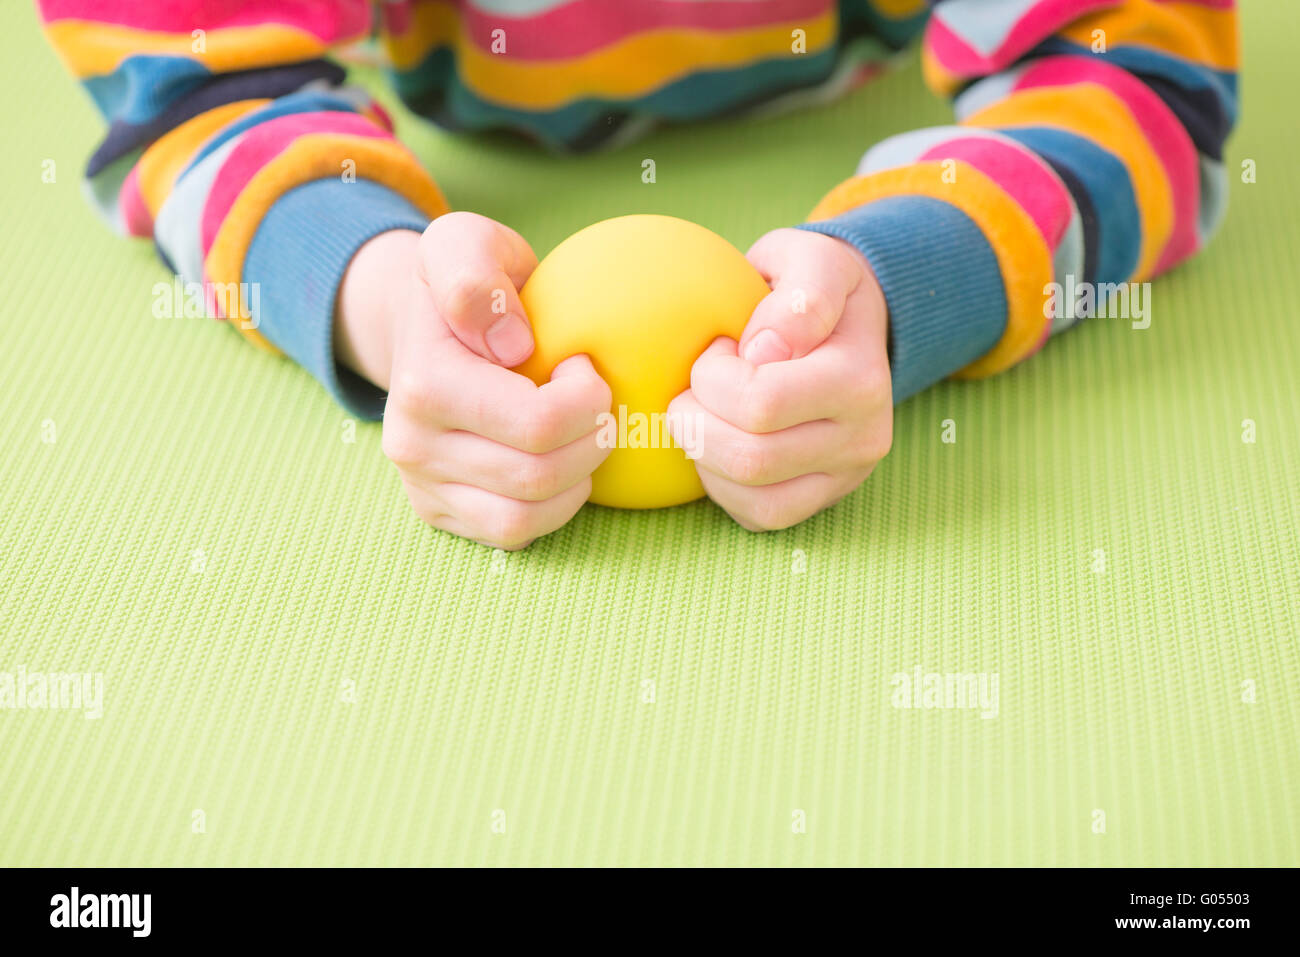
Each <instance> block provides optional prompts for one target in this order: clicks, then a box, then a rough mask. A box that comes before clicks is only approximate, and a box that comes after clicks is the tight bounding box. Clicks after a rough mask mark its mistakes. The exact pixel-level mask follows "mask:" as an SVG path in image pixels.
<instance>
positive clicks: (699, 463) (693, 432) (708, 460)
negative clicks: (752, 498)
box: [668, 391, 849, 485]
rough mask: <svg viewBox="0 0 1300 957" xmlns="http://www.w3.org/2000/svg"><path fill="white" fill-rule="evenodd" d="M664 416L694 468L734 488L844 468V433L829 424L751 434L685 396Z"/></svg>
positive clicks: (845, 451) (845, 461)
mask: <svg viewBox="0 0 1300 957" xmlns="http://www.w3.org/2000/svg"><path fill="white" fill-rule="evenodd" d="M668 412H669V415H668V429H669V432H670V433H671V434H672V436H673V439H674V440H675V441H676V442H677V444H678V445H680V446H681V447H682V448H683V449H685V450H686V452H687V455H689V456H690V457H691V458H692V459H693V460H694V461H695V466H696V468H697V469H707V470H708V471H710V472H713V473H714V474H715V475H719V476H721V477H723V478H725V479H729V480H730V481H732V482H736V483H737V484H740V485H771V484H773V483H775V482H783V481H785V480H786V479H792V478H797V477H798V476H800V475H806V474H808V473H810V472H832V471H837V470H839V469H840V468H841V467H844V466H847V465H848V464H849V459H848V448H847V447H848V445H849V441H848V436H847V432H846V429H845V428H844V426H842V425H840V424H839V423H838V422H833V421H831V420H830V419H820V420H818V421H815V422H804V423H801V424H799V425H795V426H791V427H790V428H788V429H782V430H781V431H780V432H769V433H767V434H765V435H755V434H753V433H750V432H745V431H744V430H742V429H738V428H736V427H735V426H734V425H732V424H731V423H729V422H726V421H724V420H722V419H720V418H718V417H717V416H716V415H712V414H711V413H709V411H708V410H707V409H705V408H704V407H703V406H702V405H700V404H699V401H698V400H697V399H696V398H695V396H694V395H693V394H692V393H690V392H689V391H688V392H683V393H682V394H681V395H679V396H678V397H677V398H675V399H674V400H673V401H672V403H671V404H670V405H669V406H668Z"/></svg>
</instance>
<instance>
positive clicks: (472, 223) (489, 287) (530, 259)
mask: <svg viewBox="0 0 1300 957" xmlns="http://www.w3.org/2000/svg"><path fill="white" fill-rule="evenodd" d="M536 267H537V257H536V256H535V255H534V254H533V251H532V249H531V247H529V245H528V243H527V242H525V241H524V238H523V237H522V236H520V235H519V234H518V233H517V232H515V231H514V230H513V229H511V228H510V227H508V226H504V225H502V224H501V223H498V222H496V221H495V220H491V219H488V218H487V217H486V216H478V215H476V214H474V213H448V214H446V215H445V216H442V217H439V218H438V219H437V220H434V222H433V223H432V224H431V225H430V226H429V228H428V229H427V230H426V231H425V233H424V235H423V236H422V237H421V239H420V259H419V274H420V277H421V278H422V279H423V280H424V283H425V285H426V286H427V287H428V289H429V294H430V295H429V301H430V302H431V304H432V306H433V308H434V310H435V311H436V312H437V314H438V316H439V317H441V319H442V320H443V322H445V323H446V324H447V327H448V328H449V329H451V331H452V333H453V334H454V335H455V336H456V338H457V339H459V340H460V341H461V342H462V343H464V345H465V346H466V348H468V349H470V350H471V351H473V352H474V353H476V354H477V355H480V356H482V357H483V358H485V359H490V360H492V361H493V362H496V363H499V364H501V365H504V366H515V365H518V364H519V363H520V362H523V361H524V360H525V359H526V358H528V356H529V355H530V354H531V353H532V351H533V334H532V327H531V326H530V325H529V322H528V317H527V314H526V313H525V312H524V307H523V305H522V303H521V302H520V301H519V294H518V292H517V290H518V288H519V287H520V286H522V285H523V284H524V282H525V281H526V280H527V278H528V276H529V275H531V273H532V271H533V269H535V268H536Z"/></svg>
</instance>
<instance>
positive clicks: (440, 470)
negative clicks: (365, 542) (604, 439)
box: [421, 430, 611, 502]
mask: <svg viewBox="0 0 1300 957" xmlns="http://www.w3.org/2000/svg"><path fill="white" fill-rule="evenodd" d="M610 451H611V449H608V448H601V447H600V445H599V444H598V443H597V442H596V433H595V431H594V430H593V431H592V432H591V433H590V434H589V435H585V436H583V437H582V438H580V439H577V440H575V441H573V442H570V443H569V444H568V445H565V446H562V447H561V448H558V449H554V450H553V451H550V452H543V453H540V454H535V453H532V452H521V451H519V450H518V449H512V448H510V447H509V446H507V445H502V444H501V443H500V442H493V441H492V440H491V439H486V438H484V437H483V436H481V435H474V434H472V433H470V432H447V433H444V434H443V435H441V436H439V437H438V441H437V443H436V445H435V455H434V458H433V459H432V460H431V461H430V463H429V465H428V466H427V467H426V468H425V469H423V470H421V474H423V475H424V476H425V477H426V478H427V479H428V480H430V481H433V482H455V483H459V484H463V485H473V486H475V487H477V488H482V489H486V490H487V491H489V492H495V493H497V494H498V495H506V496H509V497H510V498H516V499H519V500H521V501H525V502H544V501H545V500H546V499H548V498H553V497H554V496H556V495H559V494H560V493H561V492H563V491H564V490H566V489H569V488H572V487H573V486H575V485H577V484H578V483H579V482H582V481H583V480H584V479H587V478H589V477H590V476H591V473H592V472H593V471H595V470H596V467H597V466H599V465H600V463H601V462H603V461H605V459H606V458H608V457H609V453H610Z"/></svg>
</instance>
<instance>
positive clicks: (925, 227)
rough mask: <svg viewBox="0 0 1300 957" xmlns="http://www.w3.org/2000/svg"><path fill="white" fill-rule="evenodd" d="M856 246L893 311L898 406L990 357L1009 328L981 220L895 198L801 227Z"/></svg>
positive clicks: (927, 201)
mask: <svg viewBox="0 0 1300 957" xmlns="http://www.w3.org/2000/svg"><path fill="white" fill-rule="evenodd" d="M799 228H800V229H807V230H810V231H812V232H817V233H823V234H824V235H827V236H835V237H836V238H838V239H843V240H845V241H846V242H849V243H852V244H853V245H854V246H855V247H857V249H858V250H859V251H860V252H861V253H862V255H863V256H865V257H866V259H867V262H869V263H871V268H872V270H873V271H874V272H875V274H876V279H877V281H878V282H879V283H880V288H881V290H883V292H884V294H885V301H886V303H888V305H889V365H890V372H891V376H892V378H893V388H894V402H895V403H898V402H902V401H903V400H904V399H906V398H907V397H908V396H911V395H914V394H915V393H917V392H920V391H921V390H922V389H925V388H927V387H928V386H930V385H933V384H934V383H935V382H938V381H939V380H940V379H943V378H944V377H946V376H948V375H951V374H952V373H954V372H956V371H957V370H958V369H960V368H962V367H963V366H965V365H968V364H969V363H971V362H974V361H975V360H976V359H978V358H979V357H980V356H982V355H984V354H985V353H987V352H988V351H989V350H990V349H992V348H993V347H994V346H995V345H997V342H998V340H999V339H1000V338H1001V337H1002V331H1003V329H1004V328H1005V327H1006V323H1007V294H1006V286H1005V284H1004V283H1003V281H1002V270H1001V268H1000V267H999V266H998V259H997V256H996V255H995V254H994V252H993V248H992V246H990V245H989V242H988V240H987V239H986V238H985V237H984V232H983V230H981V229H980V228H979V226H978V225H976V223H975V221H974V220H972V219H971V218H970V217H969V216H967V215H966V214H965V213H963V212H962V211H961V210H960V209H958V208H957V207H955V206H953V205H951V204H950V203H945V202H943V200H939V199H931V198H930V197H928V196H891V197H888V198H886V199H880V200H876V201H875V202H872V203H867V204H866V205H864V206H859V207H858V208H856V209H851V210H849V211H848V212H845V213H841V214H840V215H839V216H836V217H835V218H834V219H828V220H824V221H822V222H817V223H805V224H803V225H802V226H800V227H799Z"/></svg>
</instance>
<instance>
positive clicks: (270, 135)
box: [200, 113, 390, 258]
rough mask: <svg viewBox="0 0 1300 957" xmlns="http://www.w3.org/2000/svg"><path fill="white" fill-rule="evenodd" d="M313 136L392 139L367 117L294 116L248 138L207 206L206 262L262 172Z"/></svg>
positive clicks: (211, 192)
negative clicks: (228, 219) (238, 201)
mask: <svg viewBox="0 0 1300 957" xmlns="http://www.w3.org/2000/svg"><path fill="white" fill-rule="evenodd" d="M309 133H346V134H348V135H350V136H365V137H371V138H373V139H389V138H390V137H388V135H387V134H386V133H385V132H384V131H383V130H381V129H380V128H379V127H377V126H376V125H375V124H374V123H372V122H371V121H370V120H368V119H366V118H365V117H364V116H358V115H357V114H355V113H294V114H291V115H289V116H278V117H276V118H275V119H273V120H268V121H267V122H265V123H263V124H262V125H261V126H257V127H254V128H253V129H252V130H249V131H248V132H247V133H246V134H244V138H243V139H242V140H240V141H239V145H238V146H236V147H235V148H234V150H233V151H232V152H231V154H230V155H229V156H228V157H226V161H225V163H223V164H222V165H221V170H220V171H219V172H218V173H217V178H216V179H215V180H214V181H213V183H212V189H211V190H209V191H208V198H207V200H206V201H205V203H204V205H203V223H202V229H201V231H200V242H201V243H202V246H201V248H202V250H203V256H204V258H206V257H207V255H208V251H209V250H210V249H211V248H212V243H213V241H214V240H215V239H216V237H217V231H218V230H219V229H220V228H221V224H222V222H224V221H225V218H226V214H227V213H229V212H230V207H231V206H233V205H234V203H235V199H236V198H237V197H238V196H239V194H240V193H242V192H243V191H244V187H245V186H247V185H248V182H249V180H251V179H252V178H253V177H254V176H255V175H257V172H258V170H260V169H261V168H262V167H264V166H266V164H268V163H269V162H271V161H272V160H273V159H275V158H276V157H277V156H279V155H280V154H281V153H282V152H284V150H285V149H286V148H288V146H289V144H290V143H292V142H293V141H294V140H295V139H297V138H298V137H299V136H303V135H306V134H309ZM339 172H340V174H341V173H342V170H341V169H340V171H339Z"/></svg>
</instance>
